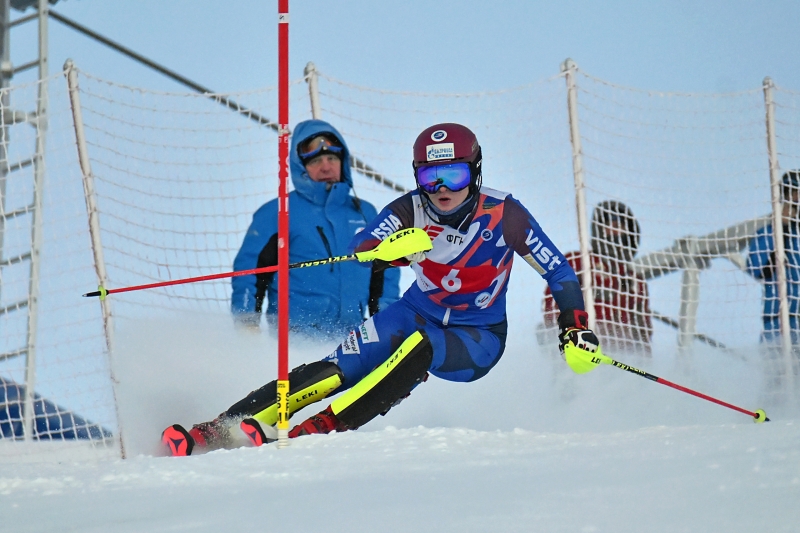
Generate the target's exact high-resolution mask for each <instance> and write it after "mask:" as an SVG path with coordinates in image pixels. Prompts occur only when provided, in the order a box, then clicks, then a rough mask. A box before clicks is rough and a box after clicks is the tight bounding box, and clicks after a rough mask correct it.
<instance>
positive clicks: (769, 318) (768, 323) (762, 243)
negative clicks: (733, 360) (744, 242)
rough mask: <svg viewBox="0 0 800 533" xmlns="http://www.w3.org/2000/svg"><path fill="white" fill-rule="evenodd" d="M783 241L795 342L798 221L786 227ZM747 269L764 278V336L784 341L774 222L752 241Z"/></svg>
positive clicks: (799, 296)
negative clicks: (773, 230) (782, 338)
mask: <svg viewBox="0 0 800 533" xmlns="http://www.w3.org/2000/svg"><path fill="white" fill-rule="evenodd" d="M783 243H784V250H785V251H786V284H787V289H788V296H789V297H788V300H789V325H790V329H791V332H792V333H791V334H792V344H798V343H800V324H799V323H798V315H799V314H800V232H799V231H798V225H797V223H793V224H786V225H784V227H783ZM747 271H748V272H749V273H750V274H751V275H752V276H753V277H755V278H756V279H759V280H762V281H763V282H764V291H763V296H764V314H763V320H764V331H763V332H762V334H761V340H762V341H765V342H770V343H772V342H780V329H781V327H780V319H779V316H780V299H779V297H778V276H777V274H776V273H775V241H774V239H773V237H772V224H769V225H767V226H765V227H763V228H761V229H760V230H758V232H757V233H756V235H755V237H753V239H752V240H751V241H750V246H749V250H748V255H747Z"/></svg>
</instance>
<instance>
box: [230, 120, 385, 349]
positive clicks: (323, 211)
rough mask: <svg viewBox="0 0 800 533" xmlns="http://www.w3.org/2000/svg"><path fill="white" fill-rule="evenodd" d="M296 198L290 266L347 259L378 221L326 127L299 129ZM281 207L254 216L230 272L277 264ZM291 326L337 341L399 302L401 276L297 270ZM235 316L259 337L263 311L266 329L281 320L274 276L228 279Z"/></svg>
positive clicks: (342, 146) (341, 144)
mask: <svg viewBox="0 0 800 533" xmlns="http://www.w3.org/2000/svg"><path fill="white" fill-rule="evenodd" d="M289 163H290V166H291V174H292V183H293V184H294V190H293V191H292V192H290V193H289V210H290V212H291V213H292V216H291V217H290V219H289V239H290V242H291V246H290V247H289V254H290V255H289V262H290V263H299V262H302V261H313V260H316V259H320V258H323V257H334V256H339V255H346V253H347V246H348V245H349V244H350V239H351V238H352V237H353V235H354V234H355V233H357V232H359V231H361V230H362V229H364V227H365V226H366V225H367V223H369V222H371V221H372V220H373V219H374V218H375V216H376V215H377V211H376V210H375V207H373V206H372V204H370V203H369V202H366V201H363V200H359V199H358V198H357V197H355V196H352V195H351V194H350V192H351V191H352V190H353V178H352V176H351V174H350V151H349V150H348V148H347V144H346V143H345V141H344V137H343V136H342V135H341V134H340V133H339V132H338V131H337V130H336V128H334V127H333V126H332V125H330V124H329V123H327V122H325V121H322V120H306V121H303V122H300V123H299V124H297V126H296V127H295V130H294V135H293V136H292V148H291V151H290V156H289ZM277 222H278V200H277V199H274V200H270V201H269V202H267V203H266V204H264V205H263V206H261V207H260V208H259V209H258V211H256V213H255V214H254V215H253V222H252V224H251V225H250V227H249V228H248V230H247V233H246V235H245V238H244V242H243V243H242V246H241V248H240V250H239V253H238V254H237V255H236V259H235V260H234V262H233V270H236V271H239V270H250V269H254V268H261V267H265V266H271V265H276V264H278V224H277ZM289 276H290V279H291V281H290V283H289V287H290V296H289V302H290V303H289V307H290V311H289V325H290V328H291V329H292V331H295V332H302V333H304V334H305V335H307V336H310V337H316V338H321V339H331V338H335V339H337V340H338V339H340V338H341V337H342V335H344V334H346V333H347V332H348V331H350V330H351V329H352V328H353V327H355V326H357V325H358V324H360V323H361V322H362V321H363V320H364V318H365V317H367V316H371V315H374V314H375V313H376V312H377V311H378V310H379V309H383V308H385V307H387V306H388V305H389V304H391V303H394V302H396V301H397V300H398V298H399V297H400V288H399V281H400V272H399V271H398V269H396V268H393V269H388V270H383V271H378V270H377V269H372V272H370V269H367V268H363V267H361V266H359V265H357V264H353V263H338V264H335V265H333V264H331V265H328V266H326V267H324V268H318V269H296V270H292V272H291V274H290V275H289ZM231 288H232V293H231V312H232V313H233V317H234V321H235V323H236V324H237V325H238V326H244V327H245V328H252V329H258V327H259V322H260V321H261V313H262V307H266V314H267V323H268V324H271V325H274V324H273V323H274V321H275V316H276V314H277V312H278V290H277V278H276V276H275V273H274V272H270V273H265V274H258V275H255V274H251V275H248V276H237V277H234V278H231Z"/></svg>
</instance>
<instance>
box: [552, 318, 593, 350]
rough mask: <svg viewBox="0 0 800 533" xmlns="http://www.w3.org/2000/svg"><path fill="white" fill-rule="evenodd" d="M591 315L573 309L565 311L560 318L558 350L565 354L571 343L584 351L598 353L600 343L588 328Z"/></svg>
mask: <svg viewBox="0 0 800 533" xmlns="http://www.w3.org/2000/svg"><path fill="white" fill-rule="evenodd" d="M588 320H589V315H587V314H586V311H580V310H578V309H573V310H571V311H565V312H563V313H561V314H560V315H559V317H558V327H559V330H560V331H559V333H558V349H559V350H561V353H562V354H563V353H564V347H565V346H566V345H567V343H569V342H571V343H572V344H574V345H575V346H577V347H578V348H580V349H582V350H587V351H589V352H596V351H597V348H599V347H600V341H599V340H598V339H597V335H595V334H594V332H593V331H592V330H590V329H589V328H588V326H587V324H588Z"/></svg>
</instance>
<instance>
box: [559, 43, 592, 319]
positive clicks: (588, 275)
mask: <svg viewBox="0 0 800 533" xmlns="http://www.w3.org/2000/svg"><path fill="white" fill-rule="evenodd" d="M577 69H578V65H576V64H575V62H574V61H573V60H572V59H570V58H567V59H565V60H564V62H563V63H561V73H562V74H564V77H565V78H566V80H567V111H568V113H569V138H570V143H571V145H572V173H573V176H574V179H575V206H576V208H577V211H578V212H577V215H578V239H579V241H580V250H581V265H582V268H581V272H580V273H579V275H580V276H581V287H582V289H583V301H584V304H585V306H586V314H587V315H588V322H589V328H590V329H595V312H594V290H593V287H592V284H593V281H594V280H593V276H592V263H591V260H592V259H591V256H590V255H589V221H588V220H587V217H586V184H585V182H584V174H583V148H582V146H581V132H580V126H579V122H578V88H577V86H576V84H575V72H576V71H577Z"/></svg>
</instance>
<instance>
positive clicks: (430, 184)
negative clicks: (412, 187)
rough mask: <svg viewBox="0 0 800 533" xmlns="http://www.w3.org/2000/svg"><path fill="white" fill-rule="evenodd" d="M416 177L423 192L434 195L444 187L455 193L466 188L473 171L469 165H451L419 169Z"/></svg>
mask: <svg viewBox="0 0 800 533" xmlns="http://www.w3.org/2000/svg"><path fill="white" fill-rule="evenodd" d="M416 175H417V183H418V184H419V186H420V187H422V190H424V191H425V192H428V193H431V194H433V193H435V192H436V191H438V190H439V189H440V188H442V187H447V188H448V189H450V190H451V191H453V192H455V191H460V190H461V189H464V188H466V187H467V186H469V184H470V181H471V179H472V170H471V169H470V167H469V163H451V164H449V165H437V166H430V167H419V168H418V169H417V171H416Z"/></svg>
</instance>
